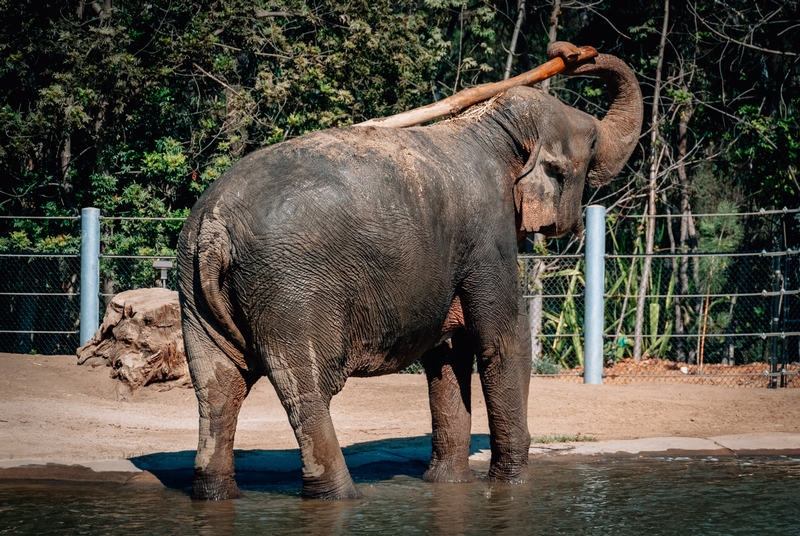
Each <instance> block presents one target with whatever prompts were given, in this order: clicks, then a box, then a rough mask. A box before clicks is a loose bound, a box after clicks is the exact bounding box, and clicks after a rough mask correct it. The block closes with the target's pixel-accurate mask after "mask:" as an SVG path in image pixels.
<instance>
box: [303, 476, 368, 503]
mask: <svg viewBox="0 0 800 536" xmlns="http://www.w3.org/2000/svg"><path fill="white" fill-rule="evenodd" d="M302 497H303V498H304V499H326V500H330V501H338V500H345V499H361V498H363V495H361V492H360V491H358V489H357V488H356V486H355V484H354V483H353V479H352V478H350V476H349V475H348V477H347V481H346V482H343V483H341V484H338V485H332V484H331V483H330V482H320V481H307V480H306V481H303V492H302Z"/></svg>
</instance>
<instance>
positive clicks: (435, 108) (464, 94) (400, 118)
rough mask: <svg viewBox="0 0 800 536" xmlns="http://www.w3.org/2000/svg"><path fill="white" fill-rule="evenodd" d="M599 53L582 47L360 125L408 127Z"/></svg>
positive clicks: (529, 84) (459, 108)
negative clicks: (517, 72)
mask: <svg viewBox="0 0 800 536" xmlns="http://www.w3.org/2000/svg"><path fill="white" fill-rule="evenodd" d="M595 57H597V50H595V49H594V48H593V47H589V46H586V47H581V48H580V54H575V55H574V56H571V57H569V58H568V59H567V60H566V61H565V60H564V59H563V58H561V57H556V58H553V59H551V60H550V61H548V62H546V63H543V64H542V65H539V66H538V67H536V68H534V69H531V70H530V71H528V72H526V73H522V74H521V75H519V76H515V77H514V78H509V79H508V80H503V81H502V82H494V83H491V84H484V85H482V86H477V87H473V88H469V89H465V90H464V91H459V92H458V93H456V94H455V95H451V96H450V97H447V98H446V99H442V100H440V101H438V102H434V103H431V104H428V105H427V106H422V107H420V108H414V109H413V110H409V111H407V112H403V113H399V114H397V115H390V116H389V117H381V118H378V119H370V120H368V121H364V122H362V123H358V124H357V125H356V126H360V127H382V128H406V127H412V126H414V125H419V124H421V123H425V122H426V121H432V120H434V119H440V118H442V117H448V116H452V115H455V114H457V113H458V112H460V111H461V110H463V109H465V108H468V107H469V106H472V105H473V104H477V103H479V102H483V101H485V100H488V99H490V98H492V97H494V96H495V95H497V94H498V93H502V92H503V91H507V90H509V89H511V88H512V87H517V86H531V85H533V84H536V83H539V82H541V81H543V80H546V79H548V78H550V77H552V76H555V75H557V74H559V73H560V72H562V71H563V70H564V69H566V68H567V66H568V65H574V64H575V63H580V62H583V61H586V60H590V59H592V58H595Z"/></svg>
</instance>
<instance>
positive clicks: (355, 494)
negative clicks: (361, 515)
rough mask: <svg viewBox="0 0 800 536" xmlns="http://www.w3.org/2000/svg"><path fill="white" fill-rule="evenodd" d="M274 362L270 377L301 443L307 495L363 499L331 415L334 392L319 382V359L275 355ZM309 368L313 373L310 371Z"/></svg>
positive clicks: (304, 486) (304, 483) (310, 496)
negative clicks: (309, 360)
mask: <svg viewBox="0 0 800 536" xmlns="http://www.w3.org/2000/svg"><path fill="white" fill-rule="evenodd" d="M270 361H271V363H272V364H273V366H271V367H268V374H269V377H270V380H271V381H272V385H273V386H274V387H275V392H276V393H277V394H278V398H279V399H280V401H281V404H282V405H283V408H284V409H285V410H286V414H287V415H288V417H289V424H290V425H291V426H292V429H293V430H294V434H295V437H296V439H297V443H298V445H299V446H300V455H301V457H302V462H303V492H302V495H303V497H305V498H315V499H359V498H361V493H360V492H359V491H358V490H357V489H356V487H355V484H354V483H353V479H352V478H351V476H350V471H348V469H347V465H346V464H345V461H344V455H343V454H342V449H341V447H340V446H339V440H338V439H337V437H336V431H335V430H334V428H333V421H332V420H331V414H330V401H331V398H332V396H333V395H332V394H331V393H329V389H326V388H323V387H322V386H321V385H320V383H319V373H318V372H316V371H317V364H316V358H314V359H312V361H311V363H307V362H306V361H305V360H304V359H303V356H300V355H298V356H295V358H294V359H291V358H288V359H287V358H284V357H283V356H282V355H273V356H272V358H271V359H270ZM289 363H307V364H308V367H299V368H295V367H292V366H291V365H290V364H289ZM307 369H308V370H310V371H311V372H310V373H308V372H307ZM335 390H336V391H338V389H335Z"/></svg>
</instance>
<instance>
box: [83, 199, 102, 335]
mask: <svg viewBox="0 0 800 536" xmlns="http://www.w3.org/2000/svg"><path fill="white" fill-rule="evenodd" d="M99 326H100V209H99V208H84V209H82V210H81V333H80V343H81V346H83V345H84V344H86V343H87V342H89V339H91V338H92V336H93V335H94V333H95V331H97V328H98V327H99Z"/></svg>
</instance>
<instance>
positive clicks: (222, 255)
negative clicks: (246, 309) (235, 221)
mask: <svg viewBox="0 0 800 536" xmlns="http://www.w3.org/2000/svg"><path fill="white" fill-rule="evenodd" d="M232 250H233V248H232V245H231V239H230V235H229V234H228V229H227V227H226V225H225V224H224V223H223V222H222V221H220V220H218V219H216V218H206V219H204V220H203V223H202V224H201V225H200V232H199V233H198V236H197V250H196V251H197V253H196V254H197V267H198V271H199V275H200V288H201V289H202V291H203V301H205V303H206V305H207V306H208V308H209V309H210V310H211V313H212V315H213V318H214V320H216V324H217V325H216V326H214V327H213V328H212V329H209V330H208V331H209V334H210V335H211V336H212V338H213V339H214V341H215V342H216V343H217V345H218V346H219V347H220V348H221V349H222V351H223V352H225V354H226V355H227V356H228V357H230V358H231V360H232V361H234V362H235V363H236V364H237V365H238V366H239V367H240V368H242V369H244V370H248V367H247V363H246V361H245V357H244V353H245V349H246V347H247V343H246V342H245V339H244V336H243V335H242V332H241V331H240V330H239V328H238V327H237V326H236V323H235V322H234V320H233V304H232V303H231V300H230V298H229V296H228V295H227V292H225V288H224V284H223V281H224V279H225V275H226V274H227V272H228V269H229V268H230V261H231V253H232Z"/></svg>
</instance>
